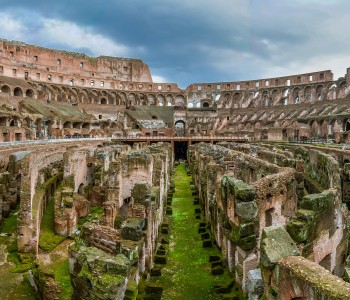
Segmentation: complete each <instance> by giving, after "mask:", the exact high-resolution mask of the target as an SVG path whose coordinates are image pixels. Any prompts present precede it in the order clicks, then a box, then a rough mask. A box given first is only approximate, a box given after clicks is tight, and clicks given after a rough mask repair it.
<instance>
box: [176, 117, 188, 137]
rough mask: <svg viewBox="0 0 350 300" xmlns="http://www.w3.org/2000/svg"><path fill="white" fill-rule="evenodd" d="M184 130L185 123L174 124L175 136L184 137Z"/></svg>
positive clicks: (180, 121) (177, 122)
mask: <svg viewBox="0 0 350 300" xmlns="http://www.w3.org/2000/svg"><path fill="white" fill-rule="evenodd" d="M185 130H186V123H185V122H184V121H182V120H179V121H176V122H175V136H184V135H185V132H186V131H185Z"/></svg>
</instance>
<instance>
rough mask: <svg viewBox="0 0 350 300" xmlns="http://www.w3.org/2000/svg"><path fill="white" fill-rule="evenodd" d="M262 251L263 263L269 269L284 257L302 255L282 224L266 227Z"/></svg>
mask: <svg viewBox="0 0 350 300" xmlns="http://www.w3.org/2000/svg"><path fill="white" fill-rule="evenodd" d="M260 252H261V257H260V261H261V264H262V265H263V266H264V267H265V268H267V269H273V268H274V267H275V265H276V263H277V262H278V261H279V260H280V259H282V258H283V257H286V256H294V255H300V252H299V250H298V248H297V246H296V245H295V243H294V241H293V240H292V238H291V237H290V235H289V234H288V232H287V231H286V230H285V229H284V227H283V226H281V225H277V226H270V227H266V228H264V230H263V232H262V237H261V246H260Z"/></svg>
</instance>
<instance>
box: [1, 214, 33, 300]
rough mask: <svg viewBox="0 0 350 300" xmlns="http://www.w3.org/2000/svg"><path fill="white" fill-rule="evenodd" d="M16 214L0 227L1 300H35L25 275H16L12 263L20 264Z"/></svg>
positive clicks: (14, 266)
mask: <svg viewBox="0 0 350 300" xmlns="http://www.w3.org/2000/svg"><path fill="white" fill-rule="evenodd" d="M17 214H18V209H17V210H16V211H14V212H12V213H11V214H10V216H9V217H8V218H6V219H5V220H4V221H3V223H2V224H1V226H0V233H1V236H0V290H1V296H0V299H1V300H15V299H16V300H35V299H36V297H35V293H34V290H33V289H32V287H31V286H30V284H29V281H28V280H26V279H25V276H26V273H17V271H19V270H18V269H17V268H16V265H15V263H14V262H16V263H18V264H20V262H19V258H18V255H17V239H16V237H17Z"/></svg>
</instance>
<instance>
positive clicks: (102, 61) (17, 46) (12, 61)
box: [0, 40, 152, 82]
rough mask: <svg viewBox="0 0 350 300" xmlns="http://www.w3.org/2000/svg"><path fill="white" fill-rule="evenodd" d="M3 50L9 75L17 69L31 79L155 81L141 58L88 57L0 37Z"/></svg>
mask: <svg viewBox="0 0 350 300" xmlns="http://www.w3.org/2000/svg"><path fill="white" fill-rule="evenodd" d="M0 50H1V55H0V63H1V64H3V65H4V66H7V67H11V68H12V69H11V68H4V73H5V75H7V76H11V74H6V73H11V72H14V71H13V70H16V72H15V73H18V75H20V74H21V75H26V76H27V77H28V79H41V76H44V75H46V78H47V79H48V77H47V76H49V75H50V74H58V75H59V74H60V76H61V77H63V76H64V75H69V76H72V75H73V74H74V76H73V77H75V78H79V77H87V78H95V77H96V78H100V79H111V80H113V79H116V80H124V81H141V82H152V76H151V73H150V70H149V68H148V66H147V65H146V64H145V63H143V62H142V61H141V60H140V59H130V58H117V57H107V56H99V57H89V56H87V55H85V54H82V53H73V52H67V51H62V50H53V49H48V48H44V47H38V46H33V45H27V44H25V43H21V42H14V41H6V40H0ZM41 73H42V74H41ZM16 75H17V74H16ZM51 76H52V75H51ZM38 77H39V78H38ZM43 79H44V78H43Z"/></svg>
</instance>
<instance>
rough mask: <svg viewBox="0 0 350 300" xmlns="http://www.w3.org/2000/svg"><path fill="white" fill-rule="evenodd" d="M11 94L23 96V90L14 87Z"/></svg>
mask: <svg viewBox="0 0 350 300" xmlns="http://www.w3.org/2000/svg"><path fill="white" fill-rule="evenodd" d="M13 95H14V96H16V97H23V91H22V89H21V88H19V87H16V88H15V89H14V91H13Z"/></svg>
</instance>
